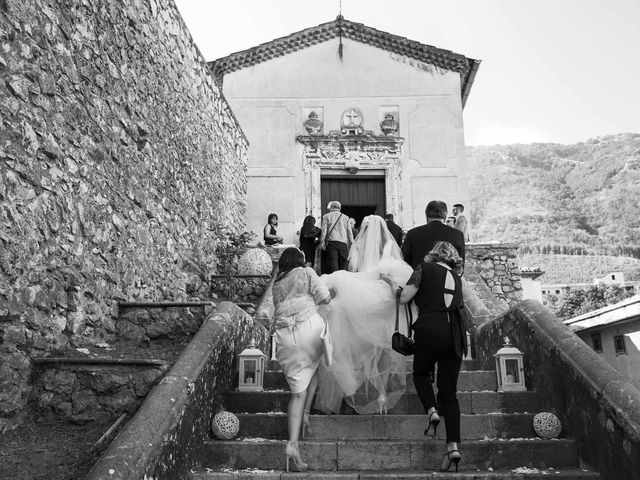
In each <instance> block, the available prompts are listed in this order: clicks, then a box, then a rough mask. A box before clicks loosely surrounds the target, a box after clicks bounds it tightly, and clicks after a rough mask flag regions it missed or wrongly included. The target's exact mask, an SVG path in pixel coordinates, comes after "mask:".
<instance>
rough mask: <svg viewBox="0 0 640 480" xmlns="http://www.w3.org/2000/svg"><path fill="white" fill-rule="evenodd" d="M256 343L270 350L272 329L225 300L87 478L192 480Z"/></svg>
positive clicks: (91, 479) (88, 479)
mask: <svg viewBox="0 0 640 480" xmlns="http://www.w3.org/2000/svg"><path fill="white" fill-rule="evenodd" d="M252 339H253V340H255V341H256V344H257V346H258V348H261V349H262V351H263V352H266V351H267V346H268V339H269V335H268V332H267V330H266V329H265V328H264V327H263V326H262V325H260V324H259V323H257V322H254V321H253V319H252V318H251V317H250V316H249V315H247V314H246V313H245V312H244V311H243V310H242V309H240V308H239V307H237V306H236V305H234V304H233V303H231V302H221V303H220V304H219V305H218V306H217V308H216V309H215V310H214V311H213V312H211V314H210V315H209V316H208V317H207V319H206V320H205V322H204V323H203V324H202V326H201V327H200V330H198V332H197V333H196V335H195V336H194V338H193V339H192V340H191V342H190V343H189V345H188V346H187V347H186V349H185V350H184V352H183V353H182V354H181V355H180V357H179V358H178V360H177V361H176V363H175V364H174V365H173V367H172V368H171V369H170V370H169V372H168V373H167V375H166V376H165V377H164V378H163V379H162V380H161V381H160V383H159V384H158V385H156V387H155V388H154V389H153V390H152V391H151V393H149V395H148V396H147V398H146V399H145V401H144V403H143V404H142V406H141V407H140V408H139V409H138V411H137V412H136V414H135V415H134V416H133V418H132V419H131V421H129V423H128V424H127V425H126V426H125V427H124V429H123V430H122V431H121V432H120V433H119V434H118V436H117V437H116V438H115V440H114V441H113V442H112V443H111V445H109V447H108V448H107V450H106V451H105V452H104V453H103V454H102V456H101V457H100V458H99V459H98V461H97V462H96V463H95V465H94V466H93V467H92V468H91V470H90V472H89V473H88V474H87V476H86V477H85V480H107V479H109V480H143V479H144V480H186V479H188V478H189V470H190V469H191V468H194V467H197V466H198V464H199V459H200V458H201V455H202V454H203V449H204V442H205V440H207V439H208V438H209V432H210V426H209V424H210V422H211V419H212V417H213V415H214V414H215V413H216V412H217V410H218V408H219V407H220V406H221V405H222V401H223V396H224V394H225V393H226V392H227V391H229V390H231V389H232V388H233V386H234V382H235V370H236V369H235V362H236V358H237V354H238V353H240V352H241V351H242V349H244V348H245V347H246V346H248V345H249V343H250V341H251V340H252Z"/></svg>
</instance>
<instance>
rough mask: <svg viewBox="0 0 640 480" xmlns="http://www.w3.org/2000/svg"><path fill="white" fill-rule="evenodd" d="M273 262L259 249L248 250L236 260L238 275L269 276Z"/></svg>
mask: <svg viewBox="0 0 640 480" xmlns="http://www.w3.org/2000/svg"><path fill="white" fill-rule="evenodd" d="M272 270H273V261H272V260H271V256H270V255H269V254H268V253H267V252H265V251H264V250H263V249H261V248H249V249H248V250H247V251H246V252H244V253H243V254H242V255H241V256H240V259H239V260H238V274H239V275H271V271H272Z"/></svg>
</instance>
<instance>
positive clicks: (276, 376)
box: [264, 370, 498, 393]
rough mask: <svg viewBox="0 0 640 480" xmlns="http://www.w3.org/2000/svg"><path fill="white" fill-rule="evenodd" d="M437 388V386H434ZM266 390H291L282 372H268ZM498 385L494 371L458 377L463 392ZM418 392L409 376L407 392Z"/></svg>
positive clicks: (459, 387)
mask: <svg viewBox="0 0 640 480" xmlns="http://www.w3.org/2000/svg"><path fill="white" fill-rule="evenodd" d="M434 387H435V384H434ZM264 388H265V389H273V390H289V384H288V383H287V379H286V377H285V376H284V374H283V373H282V372H281V371H273V370H269V371H266V372H265V374H264ZM497 388H498V383H497V380H496V372H494V371H492V370H463V371H461V372H460V376H459V377H458V390H460V391H461V392H470V391H483V390H491V391H494V392H495V391H496V389H497ZM415 391H416V389H415V385H414V384H413V374H412V373H408V374H407V392H410V393H414V392H415Z"/></svg>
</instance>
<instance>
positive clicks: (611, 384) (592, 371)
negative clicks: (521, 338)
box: [478, 300, 640, 442]
mask: <svg viewBox="0 0 640 480" xmlns="http://www.w3.org/2000/svg"><path fill="white" fill-rule="evenodd" d="M507 316H511V317H517V319H518V320H520V321H524V322H527V323H528V324H529V326H530V327H531V330H532V331H534V332H535V333H536V336H537V340H539V341H540V342H542V343H543V344H544V345H545V347H546V348H547V349H548V350H553V351H554V352H555V353H556V354H557V355H558V356H559V357H560V358H561V359H562V360H563V361H564V363H565V364H566V366H567V367H568V368H570V369H572V370H573V371H574V372H575V373H577V374H578V375H579V376H580V377H582V378H583V380H584V381H585V382H586V383H587V384H588V385H589V386H590V387H591V390H592V392H593V393H594V394H600V395H602V398H603V400H604V402H606V404H607V407H608V408H607V410H608V411H609V412H611V413H612V415H614V417H615V418H617V419H619V420H620V422H619V423H620V426H622V428H624V430H625V432H627V434H629V436H630V437H631V438H633V439H634V441H636V442H640V391H639V390H638V389H637V388H636V387H635V386H634V385H633V384H631V383H630V382H628V381H627V380H626V378H625V377H624V376H623V375H622V374H621V373H619V372H618V371H617V370H615V369H614V368H613V367H612V366H611V365H609V364H608V363H607V362H606V361H605V360H603V359H602V358H601V357H600V355H598V354H597V353H596V352H594V351H593V349H591V348H590V347H589V346H588V345H587V344H586V343H584V342H583V341H582V340H581V339H580V338H579V337H578V336H577V335H576V334H575V333H573V332H572V331H571V330H570V329H569V328H568V327H567V326H565V325H564V324H563V323H562V322H561V321H560V320H559V319H558V318H557V317H555V316H554V315H553V314H552V313H551V312H550V311H549V310H547V309H546V308H545V307H544V306H543V305H542V304H541V303H540V302H538V301H537V300H525V301H523V302H520V303H519V304H518V305H517V306H515V307H513V308H511V309H510V310H509V311H507V312H506V313H505V314H503V315H502V316H501V317H498V318H496V319H494V320H493V321H491V322H487V323H485V324H483V325H481V326H480V327H478V335H482V332H485V331H487V330H488V329H489V328H491V327H493V326H495V325H493V324H494V322H500V321H501V320H503V319H504V318H505V317H507ZM484 353H485V354H486V353H487V352H484ZM491 361H493V359H491Z"/></svg>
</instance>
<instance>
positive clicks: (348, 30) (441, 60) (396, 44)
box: [209, 16, 480, 106]
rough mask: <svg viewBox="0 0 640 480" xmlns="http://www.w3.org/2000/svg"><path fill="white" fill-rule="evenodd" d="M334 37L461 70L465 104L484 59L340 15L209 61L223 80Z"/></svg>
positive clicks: (456, 70)
mask: <svg viewBox="0 0 640 480" xmlns="http://www.w3.org/2000/svg"><path fill="white" fill-rule="evenodd" d="M334 38H346V39H349V40H353V41H356V42H360V43H364V44H367V45H371V46H373V47H376V48H380V49H382V50H386V51H388V52H391V53H394V54H397V55H403V56H406V57H408V58H412V59H414V60H417V61H419V62H424V63H427V64H430V65H433V66H435V67H438V68H441V69H444V70H449V71H452V72H458V73H459V74H460V80H461V93H462V105H463V106H464V104H465V103H466V99H467V97H468V96H469V92H470V91H471V85H472V84H473V80H474V77H475V75H476V72H477V70H478V67H479V66H480V60H474V59H472V58H468V57H466V56H464V55H462V54H459V53H455V52H452V51H450V50H444V49H442V48H437V47H434V46H432V45H426V44H423V43H420V42H416V41H414V40H409V39H408V38H405V37H401V36H399V35H393V34H391V33H387V32H383V31H380V30H376V29H375V28H371V27H368V26H366V25H363V24H361V23H355V22H351V21H349V20H345V19H344V18H343V17H342V16H338V18H336V19H335V20H333V21H332V22H327V23H323V24H320V25H318V26H316V27H311V28H307V29H305V30H301V31H299V32H295V33H292V34H291V35H288V36H286V37H281V38H277V39H275V40H272V41H270V42H267V43H263V44H261V45H258V46H256V47H253V48H249V49H247V50H243V51H241V52H236V53H232V54H231V55H228V56H226V57H222V58H219V59H217V60H214V61H213V62H209V68H210V69H211V71H212V72H213V74H214V76H215V78H216V79H217V80H218V81H219V82H220V83H222V81H223V77H224V75H226V74H227V73H231V72H235V71H237V70H241V69H243V68H249V67H251V66H253V65H257V64H259V63H263V62H267V61H269V60H272V59H274V58H278V57H282V56H284V55H288V54H290V53H293V52H297V51H299V50H303V49H305V48H309V47H311V46H313V45H317V44H319V43H323V42H327V41H329V40H332V39H334Z"/></svg>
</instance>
